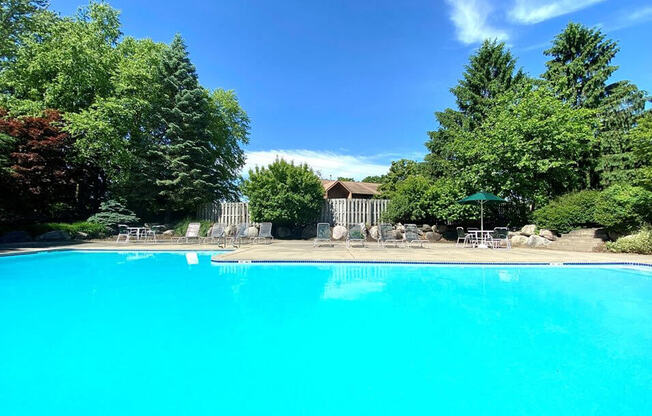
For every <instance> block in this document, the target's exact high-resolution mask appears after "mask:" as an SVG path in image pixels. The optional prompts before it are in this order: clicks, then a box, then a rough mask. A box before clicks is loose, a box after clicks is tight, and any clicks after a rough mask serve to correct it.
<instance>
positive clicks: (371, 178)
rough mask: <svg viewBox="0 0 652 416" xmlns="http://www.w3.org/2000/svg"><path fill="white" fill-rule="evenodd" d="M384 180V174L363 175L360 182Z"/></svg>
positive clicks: (380, 181)
mask: <svg viewBox="0 0 652 416" xmlns="http://www.w3.org/2000/svg"><path fill="white" fill-rule="evenodd" d="M384 181H385V175H371V176H365V177H364V178H363V179H362V180H361V181H360V182H367V183H383V182H384Z"/></svg>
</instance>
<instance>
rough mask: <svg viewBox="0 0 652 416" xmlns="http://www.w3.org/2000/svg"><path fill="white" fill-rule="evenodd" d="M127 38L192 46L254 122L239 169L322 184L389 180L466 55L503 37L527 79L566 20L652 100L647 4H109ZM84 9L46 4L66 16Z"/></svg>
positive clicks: (117, 0)
mask: <svg viewBox="0 0 652 416" xmlns="http://www.w3.org/2000/svg"><path fill="white" fill-rule="evenodd" d="M110 3H111V5H112V6H113V7H115V8H117V9H120V10H121V11H122V16H121V18H122V23H123V28H124V29H123V30H124V32H125V34H127V35H131V36H135V37H138V38H142V37H148V38H152V39H154V40H156V41H164V42H169V41H170V40H171V39H172V37H173V35H174V34H175V33H177V32H179V33H181V34H182V35H183V37H184V38H185V40H186V43H187V44H188V47H189V50H190V54H191V58H192V60H193V62H194V63H195V65H196V66H197V70H198V72H199V77H200V81H201V83H202V84H203V85H204V86H206V87H209V88H218V87H221V88H227V89H234V90H235V91H236V92H237V95H238V97H239V99H240V102H241V104H242V106H243V107H244V109H245V110H246V111H247V112H248V114H249V116H250V118H251V120H252V126H251V127H252V128H251V143H250V145H249V146H247V149H246V150H247V154H248V160H249V161H248V166H252V165H255V164H266V163H268V162H270V161H272V160H273V159H274V158H275V156H276V155H280V156H283V157H285V158H287V159H293V160H295V161H299V162H303V161H306V162H308V163H309V164H310V165H311V166H313V168H315V169H317V170H319V171H320V172H321V173H322V175H323V176H324V177H330V176H332V177H335V176H354V177H356V178H357V179H360V178H362V177H364V176H366V175H371V174H380V173H384V172H385V171H386V169H387V166H388V165H389V163H390V161H391V160H395V159H399V158H411V159H420V158H422V157H423V155H424V153H425V147H424V142H425V141H426V140H427V135H426V132H427V131H428V130H432V129H433V128H435V119H434V116H433V113H434V112H435V111H439V110H443V109H444V108H446V107H448V106H452V105H454V100H453V97H452V95H451V94H450V92H449V89H450V88H451V87H452V86H454V85H455V83H456V82H457V80H458V79H459V77H460V74H461V72H462V70H463V66H464V64H465V63H466V62H467V60H468V56H469V55H470V54H471V53H472V52H473V50H474V49H475V48H477V46H478V44H479V42H481V41H482V39H484V38H485V37H497V38H499V39H503V40H505V41H506V42H507V43H508V44H509V45H510V47H511V48H512V51H513V53H514V54H515V55H516V56H517V57H518V60H519V61H518V62H519V65H521V66H522V67H523V68H524V69H525V70H526V71H527V72H528V73H530V74H531V75H534V76H538V75H540V74H541V73H542V72H543V70H544V63H545V61H546V59H545V57H544V56H543V54H542V51H543V50H544V49H546V47H547V46H548V45H549V42H550V40H551V39H552V38H553V37H554V36H555V35H556V34H557V33H559V32H560V31H561V30H562V29H563V28H564V26H565V25H566V24H567V23H568V22H570V21H575V22H580V23H583V24H585V25H588V26H599V27H601V28H602V29H603V30H604V31H605V32H606V33H607V34H608V36H609V37H611V38H613V39H615V40H617V41H618V42H619V44H620V47H621V52H620V53H619V55H618V56H617V58H616V61H615V64H617V65H620V67H621V68H620V70H619V71H617V72H616V74H615V77H614V79H629V80H631V81H633V82H634V83H636V84H637V85H638V86H639V87H640V88H642V89H645V90H647V91H652V70H651V68H652V53H651V52H650V51H651V49H650V45H649V42H650V39H652V3H650V2H649V1H645V0H623V1H616V0H509V1H501V2H491V1H488V0H441V1H432V0H431V1H416V0H414V1H411V0H405V1H362V0H344V1H338V0H323V1H308V0H303V1H298V0H297V1H294V0H293V1H283V0H276V1H247V0H231V1H224V0H222V1H220V0H217V1H210V2H209V1H198V0H185V1H176V0H175V1H170V0H156V1H154V0H142V1H139V0H114V1H110ZM82 4H84V2H83V1H81V0H51V9H53V10H55V11H58V12H61V13H62V14H71V13H73V12H74V11H75V10H76V8H77V7H78V6H79V5H82Z"/></svg>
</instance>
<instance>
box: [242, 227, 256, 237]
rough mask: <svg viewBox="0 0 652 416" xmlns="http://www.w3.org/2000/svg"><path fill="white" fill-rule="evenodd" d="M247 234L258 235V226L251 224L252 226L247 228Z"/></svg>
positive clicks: (248, 235)
mask: <svg viewBox="0 0 652 416" xmlns="http://www.w3.org/2000/svg"><path fill="white" fill-rule="evenodd" d="M245 234H246V235H247V238H254V237H258V228H257V227H254V226H251V227H249V228H247V231H246V233H245Z"/></svg>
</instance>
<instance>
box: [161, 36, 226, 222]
mask: <svg viewBox="0 0 652 416" xmlns="http://www.w3.org/2000/svg"><path fill="white" fill-rule="evenodd" d="M158 72H159V76H160V78H161V83H162V91H163V94H162V95H163V103H162V108H161V112H160V113H161V126H162V135H161V137H160V142H161V143H160V144H161V146H160V150H159V151H158V154H157V156H158V159H159V161H160V163H161V167H162V170H163V172H162V173H161V174H160V176H159V179H158V180H157V185H158V186H159V187H160V188H161V189H160V192H159V195H160V196H161V197H162V198H163V199H164V200H165V201H166V202H167V203H166V209H167V210H168V211H177V212H178V211H186V212H190V211H191V210H192V209H194V208H196V207H197V205H198V204H200V203H202V202H208V201H211V200H212V199H213V198H215V197H216V195H215V194H216V191H217V189H218V188H219V181H220V178H219V177H216V175H215V170H214V166H213V165H214V164H215V157H214V155H213V152H212V149H211V147H210V136H211V132H210V130H209V125H210V123H211V114H210V102H209V97H208V94H207V92H206V90H204V89H203V88H201V87H200V85H199V82H198V79H197V73H196V70H195V67H194V65H193V64H192V63H191V62H190V58H189V56H188V51H187V50H186V46H185V45H184V43H183V40H182V38H181V36H180V35H178V34H177V35H176V36H175V37H174V40H173V41H172V44H171V45H170V47H169V48H168V49H167V50H166V51H165V52H164V53H163V57H162V59H161V64H160V66H159V68H158Z"/></svg>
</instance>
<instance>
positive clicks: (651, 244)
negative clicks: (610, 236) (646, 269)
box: [607, 225, 652, 254]
mask: <svg viewBox="0 0 652 416" xmlns="http://www.w3.org/2000/svg"><path fill="white" fill-rule="evenodd" d="M607 249H608V250H609V251H614V252H616V253H640V254H652V227H650V226H649V225H648V226H646V227H644V228H643V229H641V230H640V231H639V232H638V233H636V234H631V235H627V236H625V237H620V238H619V239H618V240H616V241H614V242H609V243H607Z"/></svg>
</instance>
